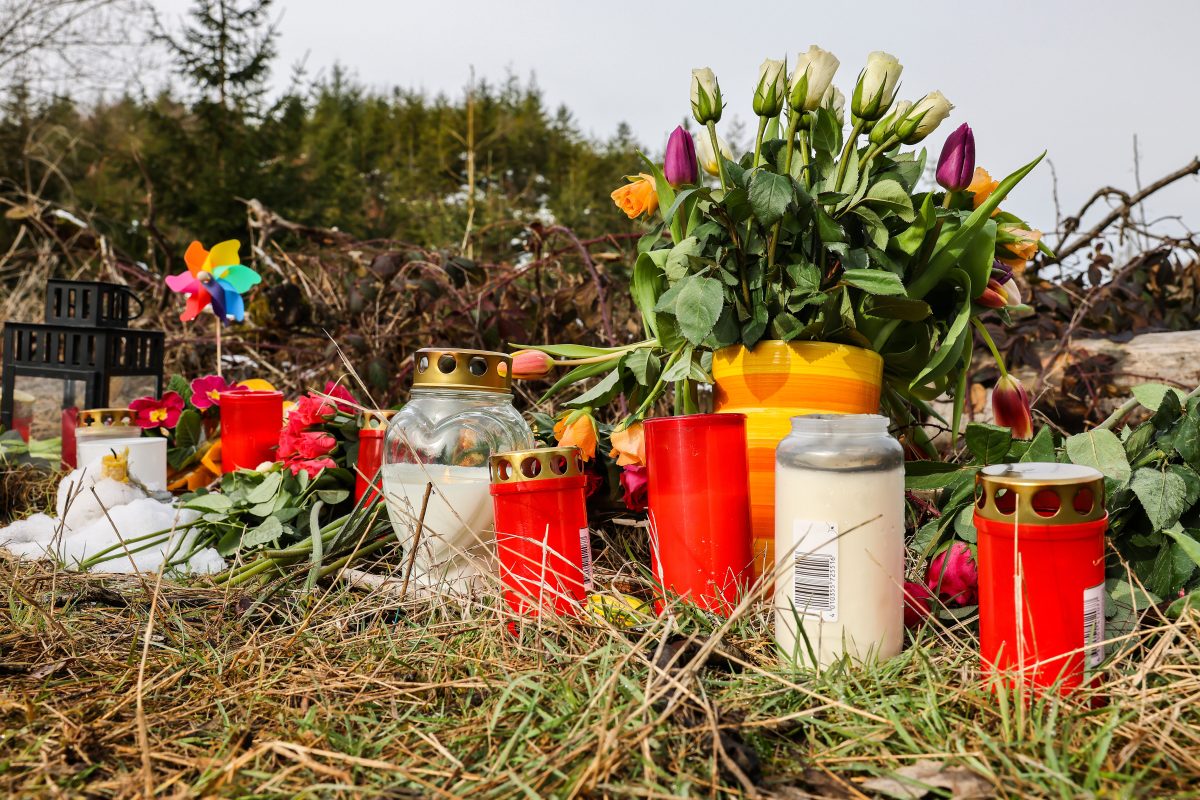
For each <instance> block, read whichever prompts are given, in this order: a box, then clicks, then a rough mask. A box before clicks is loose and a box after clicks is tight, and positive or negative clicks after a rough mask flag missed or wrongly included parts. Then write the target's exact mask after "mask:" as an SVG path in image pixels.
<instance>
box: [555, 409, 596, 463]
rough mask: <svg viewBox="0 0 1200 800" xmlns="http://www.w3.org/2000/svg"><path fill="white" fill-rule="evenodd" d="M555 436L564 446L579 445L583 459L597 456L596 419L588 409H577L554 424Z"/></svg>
mask: <svg viewBox="0 0 1200 800" xmlns="http://www.w3.org/2000/svg"><path fill="white" fill-rule="evenodd" d="M554 438H555V439H557V440H558V443H559V445H560V446H562V447H578V448H579V449H580V451H581V452H582V453H583V460H584V461H590V460H591V459H592V458H595V456H596V438H597V433H596V420H594V419H592V415H591V414H590V413H588V412H587V411H575V412H572V413H570V414H568V415H567V416H565V417H563V418H562V419H560V420H559V421H558V422H556V423H555V424H554Z"/></svg>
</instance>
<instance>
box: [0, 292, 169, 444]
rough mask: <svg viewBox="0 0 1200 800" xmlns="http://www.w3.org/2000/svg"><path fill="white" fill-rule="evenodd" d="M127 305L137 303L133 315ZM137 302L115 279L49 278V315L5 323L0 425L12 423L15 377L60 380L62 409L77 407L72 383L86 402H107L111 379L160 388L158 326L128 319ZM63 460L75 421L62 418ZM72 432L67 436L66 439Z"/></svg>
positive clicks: (95, 405)
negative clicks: (145, 381)
mask: <svg viewBox="0 0 1200 800" xmlns="http://www.w3.org/2000/svg"><path fill="white" fill-rule="evenodd" d="M131 303H136V304H137V311H136V313H131V308H130V307H131ZM141 310H142V303H141V300H139V299H138V297H137V295H136V294H134V293H133V292H132V291H131V290H130V289H129V288H128V287H125V286H121V285H119V284H115V283H99V282H91V281H64V280H51V281H49V282H47V284H46V321H45V323H44V324H37V323H32V322H6V323H5V325H4V362H3V363H4V379H3V394H2V399H0V425H2V426H3V427H4V428H5V429H6V430H7V429H9V428H11V427H13V404H14V400H15V398H16V385H17V378H18V376H28V377H33V378H52V379H58V380H61V381H64V388H63V398H62V406H61V407H62V408H63V409H73V408H78V407H79V405H78V403H79V398H78V390H77V386H76V384H77V383H81V384H82V386H83V395H84V396H83V398H82V400H83V405H82V407H83V408H104V407H107V406H108V405H109V404H110V402H109V401H110V400H111V399H113V398H111V397H110V394H111V386H110V380H111V379H112V378H124V377H148V378H153V379H154V391H155V395H156V396H157V395H160V394H161V393H162V382H163V340H164V337H165V335H164V334H163V332H162V331H143V330H134V329H132V328H130V327H128V325H129V322H130V320H132V319H135V318H137V316H139V315H140V314H141ZM63 423H64V424H63V455H64V461H67V462H68V463H70V461H71V460H73V459H68V458H66V456H67V454H68V453H69V452H73V451H74V447H73V445H74V438H73V437H74V423H73V417H72V420H71V425H70V430H69V431H68V429H67V428H68V425H67V416H66V415H64V417H63ZM69 437H70V438H71V441H70V442H68V441H67V439H68V438H69Z"/></svg>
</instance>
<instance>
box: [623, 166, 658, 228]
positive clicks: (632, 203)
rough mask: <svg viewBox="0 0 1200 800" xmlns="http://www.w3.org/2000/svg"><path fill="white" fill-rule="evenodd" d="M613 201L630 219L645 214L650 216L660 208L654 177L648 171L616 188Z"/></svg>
mask: <svg viewBox="0 0 1200 800" xmlns="http://www.w3.org/2000/svg"><path fill="white" fill-rule="evenodd" d="M612 199H613V202H614V203H616V204H617V208H619V209H621V210H622V211H624V212H625V216H627V217H629V218H630V219H636V218H637V217H639V216H641V215H642V214H645V215H646V216H650V215H651V214H653V213H654V212H655V211H656V210H657V209H658V192H657V191H655V189H654V178H653V177H651V176H650V175H647V174H646V173H644V172H643V173H641V174H640V175H638V177H637V180H635V181H632V182H631V183H627V184H625V185H624V186H622V187H620V188H618V189H614V190H613V193H612Z"/></svg>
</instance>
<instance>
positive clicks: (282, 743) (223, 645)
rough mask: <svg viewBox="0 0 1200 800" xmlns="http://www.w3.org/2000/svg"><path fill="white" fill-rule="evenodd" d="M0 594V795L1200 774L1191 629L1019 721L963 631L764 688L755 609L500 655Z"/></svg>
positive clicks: (394, 602)
mask: <svg viewBox="0 0 1200 800" xmlns="http://www.w3.org/2000/svg"><path fill="white" fill-rule="evenodd" d="M610 558H611V559H612V560H614V561H615V560H616V554H615V553H611V551H610ZM623 580H626V579H623ZM610 581H611V573H610ZM601 584H602V585H605V582H604V581H601ZM0 590H2V591H3V595H4V599H5V601H6V603H5V605H4V607H3V610H0V671H3V673H4V677H3V683H2V684H0V721H2V722H0V725H2V729H3V733H2V734H0V791H3V792H5V793H7V794H9V795H12V796H29V795H41V794H45V795H50V794H60V793H61V794H66V795H88V796H95V797H131V796H138V795H146V794H149V793H154V794H157V795H161V796H192V795H223V796H254V797H293V796H343V795H345V796H352V795H353V796H359V795H361V796H369V797H408V796H428V797H448V796H453V797H463V796H469V797H479V798H482V797H521V796H524V797H547V796H557V797H568V796H586V797H593V796H595V797H668V796H693V797H694V796H716V795H727V794H728V795H742V796H761V797H785V798H798V797H806V796H822V797H830V796H833V797H863V796H872V795H873V794H875V793H877V792H878V791H881V790H888V791H891V792H892V793H893V795H894V794H895V793H896V792H897V791H902V790H903V789H902V786H903V780H904V776H910V777H911V776H914V775H924V776H925V777H924V778H923V781H924V782H925V783H926V784H929V785H931V786H940V787H942V788H940V789H937V790H936V791H935V794H934V795H933V796H960V797H965V796H993V795H994V796H999V797H1035V796H1036V797H1041V796H1057V797H1080V796H1148V797H1151V796H1152V797H1165V796H1182V795H1184V794H1185V793H1187V792H1189V791H1194V789H1192V786H1193V780H1194V778H1195V777H1196V776H1197V775H1200V703H1198V701H1200V644H1198V643H1200V620H1198V619H1197V618H1196V616H1192V617H1190V618H1186V619H1185V620H1184V621H1182V622H1179V623H1176V624H1169V625H1168V624H1163V625H1161V626H1160V627H1157V628H1155V629H1153V630H1144V631H1142V632H1140V633H1139V634H1137V635H1136V636H1134V637H1131V638H1130V639H1129V640H1128V641H1126V642H1124V643H1123V649H1122V652H1121V654H1120V655H1119V656H1118V657H1116V658H1115V659H1113V661H1112V662H1111V663H1110V665H1109V666H1108V669H1107V672H1106V680H1105V683H1104V685H1103V686H1101V687H1100V688H1099V689H1097V690H1096V691H1095V692H1093V693H1092V694H1089V695H1087V696H1084V697H1081V698H1080V699H1079V701H1078V702H1074V701H1073V702H1061V701H1057V700H1056V701H1046V702H1039V703H1035V704H1034V705H1033V706H1032V707H1031V708H1029V709H1025V708H1023V707H1022V706H1020V704H1016V705H1013V704H1009V703H1004V702H998V701H997V700H996V699H994V698H993V697H992V696H991V695H990V694H989V693H988V692H987V691H986V690H985V689H983V688H982V687H981V686H980V684H979V681H978V676H977V669H976V662H977V659H976V656H975V654H974V644H973V642H972V640H971V638H970V636H969V634H967V633H966V632H965V631H963V630H955V631H947V630H942V631H933V630H926V631H925V632H924V633H923V634H922V636H921V641H920V642H918V643H917V644H916V645H915V646H913V647H910V648H909V649H908V650H907V651H906V652H905V654H903V655H902V656H900V657H898V658H896V659H893V660H891V661H890V662H888V663H886V664H884V665H882V666H878V667H873V668H863V669H844V670H834V671H832V672H830V673H827V674H825V675H822V676H814V675H812V674H806V673H801V674H790V673H788V672H786V671H784V670H783V669H782V668H781V667H780V665H779V663H778V661H777V660H776V658H775V656H774V654H773V652H772V651H771V648H770V646H769V637H768V631H769V625H768V619H767V614H766V613H765V611H764V610H761V609H752V610H751V611H750V612H749V613H747V614H744V615H741V617H740V618H738V619H736V620H735V621H733V622H732V623H730V624H728V625H726V626H724V627H723V628H721V629H717V628H714V624H713V622H712V621H711V620H706V619H704V618H701V617H698V616H694V615H687V614H683V615H680V616H679V617H677V618H676V619H675V621H674V622H670V621H667V620H665V619H662V620H659V621H657V622H655V623H654V624H652V625H650V626H649V627H648V628H647V629H645V630H641V631H638V632H630V631H625V632H622V631H618V630H616V629H614V628H612V627H605V626H584V625H574V624H564V623H559V622H557V621H547V622H546V623H545V624H544V626H542V627H536V626H535V627H531V628H527V629H526V630H524V631H523V633H522V634H521V635H520V636H519V637H514V636H512V635H510V634H509V633H508V630H507V628H506V622H507V618H506V616H505V615H504V613H502V612H501V611H500V610H498V609H497V608H496V605H497V604H496V601H495V598H484V599H483V600H481V601H480V602H479V603H477V604H475V605H472V606H470V607H466V608H464V607H459V606H452V605H448V604H446V603H444V602H434V601H430V600H422V599H408V600H401V599H398V598H396V597H395V596H393V595H388V594H384V593H382V592H374V593H367V592H363V591H361V590H357V589H348V588H346V586H345V585H344V584H332V585H325V586H323V587H322V588H321V591H320V593H318V594H317V595H316V596H314V597H310V598H308V599H302V598H296V597H287V596H278V595H277V596H276V597H275V598H274V599H273V600H272V601H271V604H270V605H261V606H254V605H253V604H252V603H251V601H250V599H249V598H248V597H245V596H242V595H238V594H226V593H223V592H221V591H218V590H214V589H211V588H204V587H203V586H199V585H195V586H180V585H176V584H173V583H171V582H168V581H163V582H162V583H161V585H158V584H156V581H155V579H154V578H153V577H152V576H151V577H148V578H145V579H144V580H143V579H139V578H131V577H123V578H117V577H114V576H107V577H106V576H95V575H91V576H89V575H79V574H72V573H66V572H60V571H56V570H53V569H50V568H49V567H46V566H42V565H30V564H28V563H26V564H23V565H18V564H16V563H14V562H12V561H2V562H0ZM897 774H898V775H899V776H900V779H901V781H902V782H901V783H895V782H894V781H893V782H890V783H889V782H887V781H883V782H880V781H881V778H886V777H887V776H889V775H890V776H893V777H895V776H896V775H897ZM910 785H911V781H910ZM889 787H890V788H889ZM971 792H975V793H976V794H975V795H971ZM979 793H982V794H979ZM912 796H921V794H920V793H917V794H914V795H912Z"/></svg>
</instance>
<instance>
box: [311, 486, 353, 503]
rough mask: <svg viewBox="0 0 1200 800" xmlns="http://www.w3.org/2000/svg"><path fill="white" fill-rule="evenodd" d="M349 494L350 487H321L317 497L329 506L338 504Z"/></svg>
mask: <svg viewBox="0 0 1200 800" xmlns="http://www.w3.org/2000/svg"><path fill="white" fill-rule="evenodd" d="M349 496H350V490H349V489H321V490H320V491H318V492H317V498H318V499H319V500H320V501H321V502H322V503H324V504H325V505H327V506H336V505H337V504H338V503H340V502H342V501H343V500H345V499H346V498H347V497H349Z"/></svg>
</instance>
